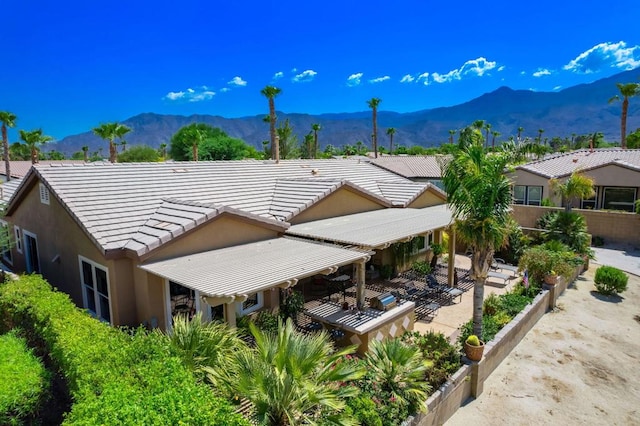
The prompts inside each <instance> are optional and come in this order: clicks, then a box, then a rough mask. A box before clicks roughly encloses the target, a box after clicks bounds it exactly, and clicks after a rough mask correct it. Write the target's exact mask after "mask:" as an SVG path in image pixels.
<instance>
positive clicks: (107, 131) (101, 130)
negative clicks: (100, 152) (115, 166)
mask: <svg viewBox="0 0 640 426" xmlns="http://www.w3.org/2000/svg"><path fill="white" fill-rule="evenodd" d="M92 130H93V133H95V134H96V135H98V136H99V137H101V138H102V139H104V140H107V141H109V161H110V162H112V163H115V162H116V161H117V160H118V150H117V147H116V142H115V140H116V139H120V140H122V138H123V137H124V135H126V134H127V133H129V132H130V131H131V128H129V127H127V126H125V125H124V124H120V123H117V122H112V123H104V124H101V125H99V126H98V127H95V128H93V129H92Z"/></svg>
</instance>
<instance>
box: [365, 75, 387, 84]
mask: <svg viewBox="0 0 640 426" xmlns="http://www.w3.org/2000/svg"><path fill="white" fill-rule="evenodd" d="M387 80H391V77H389V76H388V75H385V76H384V77H377V78H372V79H371V80H369V83H372V84H375V83H382V82H383V81H387Z"/></svg>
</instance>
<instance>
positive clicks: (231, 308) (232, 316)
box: [224, 302, 236, 327]
mask: <svg viewBox="0 0 640 426" xmlns="http://www.w3.org/2000/svg"><path fill="white" fill-rule="evenodd" d="M224 318H225V320H226V321H227V324H229V327H235V326H236V304H235V302H231V303H225V304H224Z"/></svg>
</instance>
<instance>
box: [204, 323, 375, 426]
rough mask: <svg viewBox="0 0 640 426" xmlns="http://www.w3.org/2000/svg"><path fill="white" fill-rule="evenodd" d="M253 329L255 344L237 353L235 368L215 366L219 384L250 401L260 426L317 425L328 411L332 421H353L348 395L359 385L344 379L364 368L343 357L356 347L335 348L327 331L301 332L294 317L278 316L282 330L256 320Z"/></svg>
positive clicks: (360, 371) (352, 378)
mask: <svg viewBox="0 0 640 426" xmlns="http://www.w3.org/2000/svg"><path fill="white" fill-rule="evenodd" d="M249 328H250V331H251V334H252V335H253V337H254V338H255V342H256V343H255V347H254V348H247V349H244V350H238V351H236V352H234V355H235V358H236V362H235V363H234V364H235V368H227V369H222V370H223V371H221V369H215V370H214V369H212V370H210V372H211V373H212V374H211V375H210V378H211V379H212V381H213V382H214V384H218V385H220V384H221V385H222V386H223V387H226V388H228V389H229V390H230V391H231V392H232V393H233V394H235V395H239V396H242V397H244V398H246V399H248V400H249V401H251V403H252V404H253V407H254V409H255V417H256V420H257V421H258V423H259V424H261V425H267V426H283V425H302V424H317V422H318V420H319V419H320V416H321V415H322V414H323V413H325V414H326V413H331V414H333V416H332V417H333V418H332V419H331V420H332V422H329V423H330V424H344V423H346V422H348V420H350V419H349V418H348V417H347V414H346V413H344V411H343V409H344V407H345V399H346V398H348V397H351V396H355V394H356V392H357V390H356V389H355V387H353V386H340V384H342V383H344V382H348V381H351V380H355V379H358V378H360V377H362V375H363V374H364V370H363V369H362V368H361V367H358V366H357V365H356V364H355V363H348V362H340V361H341V358H343V357H344V356H345V355H348V354H350V353H353V351H354V347H353V346H351V347H348V348H343V349H339V350H335V349H334V347H333V345H332V344H331V342H330V340H329V337H328V335H327V334H326V333H325V332H321V333H316V334H312V335H305V334H302V333H298V332H296V331H295V330H294V328H293V322H292V321H291V320H290V319H289V320H287V321H286V323H283V322H282V321H281V320H279V321H278V332H277V333H265V332H262V331H261V330H259V329H258V328H257V327H256V326H255V325H254V324H253V323H250V324H249ZM323 424H324V423H323Z"/></svg>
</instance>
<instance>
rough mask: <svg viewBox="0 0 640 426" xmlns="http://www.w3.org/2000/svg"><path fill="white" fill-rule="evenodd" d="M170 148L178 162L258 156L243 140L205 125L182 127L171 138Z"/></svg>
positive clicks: (195, 124)
mask: <svg viewBox="0 0 640 426" xmlns="http://www.w3.org/2000/svg"><path fill="white" fill-rule="evenodd" d="M170 147H171V148H170V155H171V158H173V159H174V160H176V161H198V160H241V159H243V158H250V157H251V158H255V157H257V156H258V154H257V152H256V150H255V148H253V147H251V146H249V145H247V144H246V143H244V142H243V141H242V140H241V139H236V138H232V137H231V136H229V135H227V134H226V133H225V132H224V131H223V130H222V129H220V128H217V127H212V126H210V125H208V124H205V123H191V124H189V125H187V126H183V127H181V128H180V129H179V130H178V131H177V132H176V133H175V134H174V135H173V136H172V137H171V142H170ZM165 149H166V145H165Z"/></svg>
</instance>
